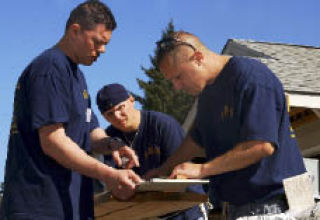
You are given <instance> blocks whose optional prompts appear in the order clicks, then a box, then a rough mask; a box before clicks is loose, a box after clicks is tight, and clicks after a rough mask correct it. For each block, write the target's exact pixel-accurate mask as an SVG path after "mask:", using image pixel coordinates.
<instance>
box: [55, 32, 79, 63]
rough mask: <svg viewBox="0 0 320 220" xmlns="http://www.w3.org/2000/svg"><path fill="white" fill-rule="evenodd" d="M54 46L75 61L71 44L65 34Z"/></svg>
mask: <svg viewBox="0 0 320 220" xmlns="http://www.w3.org/2000/svg"><path fill="white" fill-rule="evenodd" d="M56 47H57V48H59V49H60V50H61V51H62V52H63V53H64V54H65V55H66V56H67V57H69V58H70V59H71V60H72V62H74V63H77V61H76V58H75V56H74V53H73V52H72V44H71V43H70V39H69V38H68V36H67V35H64V36H63V37H62V38H61V39H60V41H59V42H58V43H57V44H56Z"/></svg>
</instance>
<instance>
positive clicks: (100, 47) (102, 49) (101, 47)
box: [97, 45, 106, 54]
mask: <svg viewBox="0 0 320 220" xmlns="http://www.w3.org/2000/svg"><path fill="white" fill-rule="evenodd" d="M97 51H98V53H99V54H100V53H104V52H105V51H106V46H105V45H100V46H99V47H98V49H97Z"/></svg>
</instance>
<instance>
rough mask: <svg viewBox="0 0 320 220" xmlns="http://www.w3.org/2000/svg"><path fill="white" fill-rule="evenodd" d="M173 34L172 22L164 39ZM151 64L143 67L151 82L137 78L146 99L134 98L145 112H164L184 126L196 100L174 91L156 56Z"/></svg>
mask: <svg viewBox="0 0 320 220" xmlns="http://www.w3.org/2000/svg"><path fill="white" fill-rule="evenodd" d="M172 32H174V25H173V22H172V21H170V22H169V24H168V26H167V28H166V29H165V31H163V32H162V38H163V37H165V36H168V35H169V34H170V33H172ZM150 62H151V67H150V68H148V69H147V68H145V67H141V69H142V71H144V73H145V74H146V75H147V76H148V78H149V80H148V81H143V80H141V79H139V78H137V82H138V84H139V87H140V88H141V89H143V90H144V97H141V96H138V95H136V94H133V96H134V97H135V99H136V100H137V101H138V102H140V103H141V105H142V108H143V109H144V110H154V111H159V112H164V113H166V114H169V115H171V116H173V117H174V118H175V119H176V120H177V121H179V122H180V123H181V124H183V122H184V120H185V118H186V116H187V114H188V112H189V110H190V109H191V106H192V104H193V102H194V99H195V98H194V97H193V96H190V95H188V94H186V93H185V92H182V91H174V89H173V87H172V84H171V83H170V82H169V81H168V80H166V79H165V78H164V77H163V75H162V74H161V73H160V71H159V67H158V65H157V63H156V57H155V55H154V56H150Z"/></svg>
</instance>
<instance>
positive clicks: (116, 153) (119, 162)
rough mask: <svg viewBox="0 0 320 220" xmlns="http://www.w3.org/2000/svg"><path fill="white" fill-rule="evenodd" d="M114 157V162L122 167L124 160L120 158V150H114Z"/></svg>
mask: <svg viewBox="0 0 320 220" xmlns="http://www.w3.org/2000/svg"><path fill="white" fill-rule="evenodd" d="M112 157H113V160H114V162H115V163H116V164H117V166H119V167H121V166H122V160H121V158H120V154H119V152H118V151H113V152H112Z"/></svg>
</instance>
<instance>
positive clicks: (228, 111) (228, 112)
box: [220, 105, 234, 121]
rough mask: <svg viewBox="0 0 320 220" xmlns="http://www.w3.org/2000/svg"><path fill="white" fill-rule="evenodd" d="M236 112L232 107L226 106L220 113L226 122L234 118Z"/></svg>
mask: <svg viewBox="0 0 320 220" xmlns="http://www.w3.org/2000/svg"><path fill="white" fill-rule="evenodd" d="M233 115H234V110H233V107H232V106H230V105H225V106H224V107H223V110H222V112H221V113H220V117H221V120H222V121H224V120H225V119H227V118H233Z"/></svg>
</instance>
